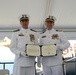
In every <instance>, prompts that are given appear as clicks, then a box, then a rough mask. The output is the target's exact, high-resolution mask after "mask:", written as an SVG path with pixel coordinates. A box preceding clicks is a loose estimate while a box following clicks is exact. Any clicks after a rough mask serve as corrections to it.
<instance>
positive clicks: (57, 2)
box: [0, 0, 76, 30]
mask: <svg viewBox="0 0 76 75" xmlns="http://www.w3.org/2000/svg"><path fill="white" fill-rule="evenodd" d="M21 14H28V15H29V16H30V24H29V27H30V28H42V27H43V25H44V20H45V18H46V17H47V16H49V15H53V16H55V17H56V19H57V20H56V22H55V28H61V29H72V30H75V28H76V0H0V30H3V29H4V30H5V29H8V30H9V29H15V28H20V24H19V19H18V17H19V16H20V15H21Z"/></svg>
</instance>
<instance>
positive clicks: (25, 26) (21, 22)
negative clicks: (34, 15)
mask: <svg viewBox="0 0 76 75" xmlns="http://www.w3.org/2000/svg"><path fill="white" fill-rule="evenodd" d="M20 24H21V26H22V28H24V29H26V28H28V25H29V21H25V20H23V21H20Z"/></svg>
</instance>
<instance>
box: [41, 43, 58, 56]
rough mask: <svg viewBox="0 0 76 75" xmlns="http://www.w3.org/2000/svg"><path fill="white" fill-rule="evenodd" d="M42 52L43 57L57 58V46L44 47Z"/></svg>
mask: <svg viewBox="0 0 76 75" xmlns="http://www.w3.org/2000/svg"><path fill="white" fill-rule="evenodd" d="M41 51H42V56H56V55H57V52H56V46H55V44H51V45H50V44H47V45H43V46H42V48H41Z"/></svg>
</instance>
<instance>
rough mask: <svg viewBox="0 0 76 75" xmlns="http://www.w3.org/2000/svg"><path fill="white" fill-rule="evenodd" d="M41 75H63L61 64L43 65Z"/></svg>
mask: <svg viewBox="0 0 76 75" xmlns="http://www.w3.org/2000/svg"><path fill="white" fill-rule="evenodd" d="M43 75H63V68H62V65H57V66H43Z"/></svg>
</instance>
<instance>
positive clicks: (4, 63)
mask: <svg viewBox="0 0 76 75" xmlns="http://www.w3.org/2000/svg"><path fill="white" fill-rule="evenodd" d="M0 64H3V69H5V65H6V64H14V62H0Z"/></svg>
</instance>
